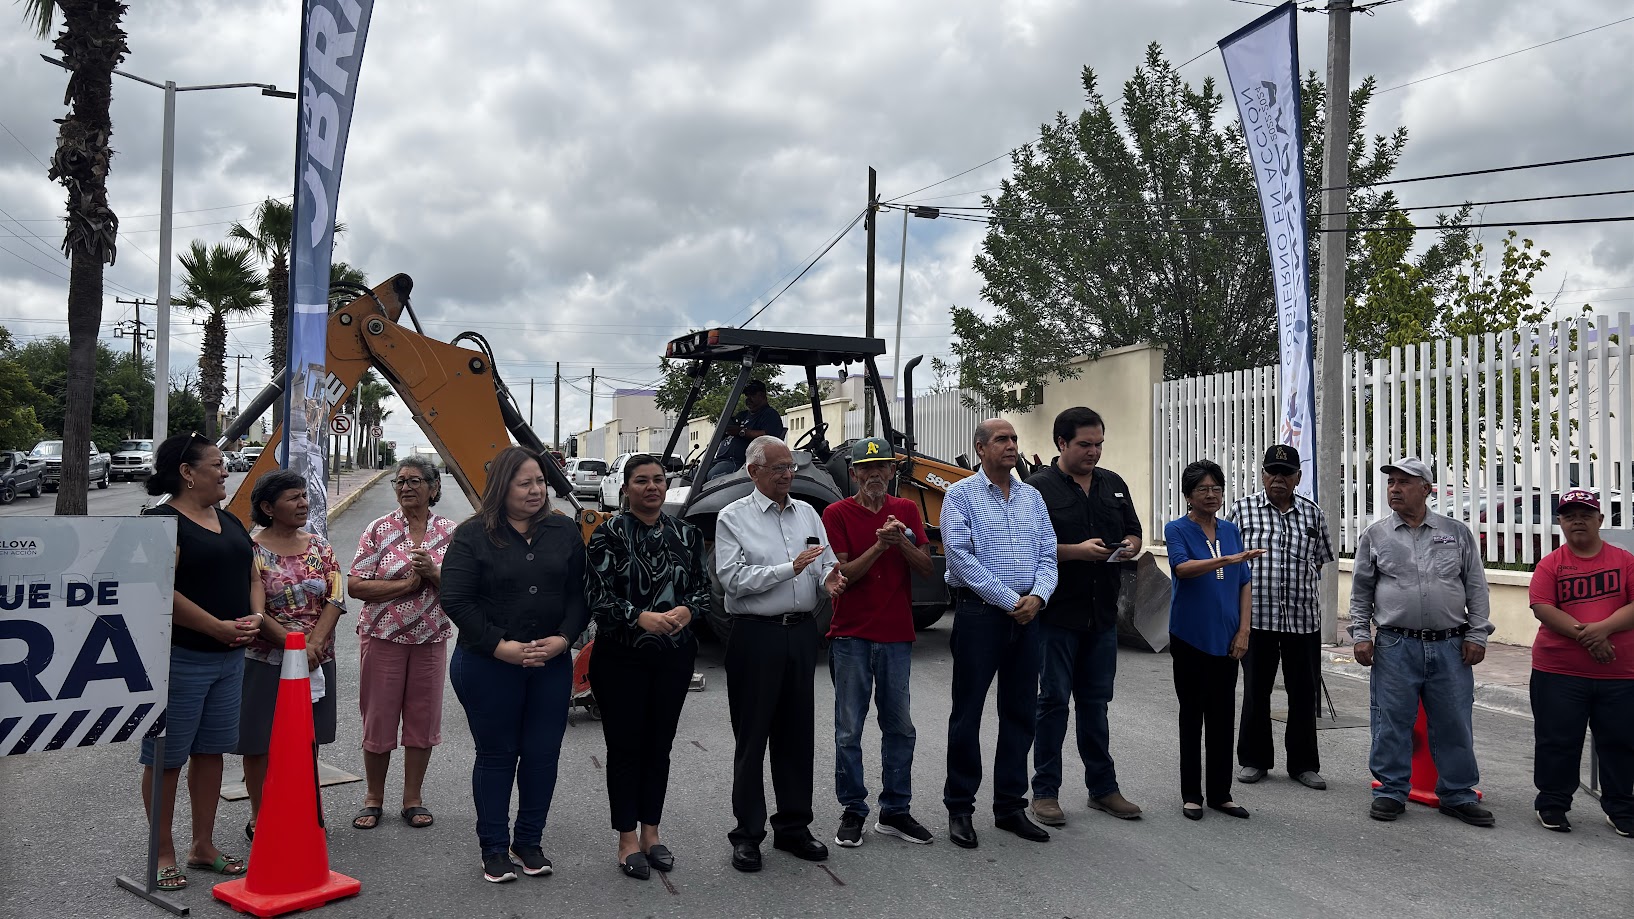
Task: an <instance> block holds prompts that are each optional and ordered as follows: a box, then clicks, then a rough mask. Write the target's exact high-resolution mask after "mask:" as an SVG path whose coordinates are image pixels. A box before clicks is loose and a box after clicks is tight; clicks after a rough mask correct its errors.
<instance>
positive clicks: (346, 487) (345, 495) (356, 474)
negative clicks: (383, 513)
mask: <svg viewBox="0 0 1634 919" xmlns="http://www.w3.org/2000/svg"><path fill="white" fill-rule="evenodd" d="M391 473H392V469H350V470H347V471H346V472H343V473H341V474H340V477H339V478H338V479H337V478H335V477H334V476H331V477H330V478H329V487H328V488H326V489H325V490H324V493H325V494H326V495H328V496H329V519H330V520H333V519H335V518H336V517H339V516H340V515H341V514H343V513H345V512H346V509H347V508H349V507H351V506H352V502H354V501H356V500H357V499H358V498H359V497H360V496H362V494H363V493H364V492H365V491H368V489H369V486H370V485H373V484H374V483H376V482H378V481H380V480H381V479H383V478H385V477H386V476H388V475H391Z"/></svg>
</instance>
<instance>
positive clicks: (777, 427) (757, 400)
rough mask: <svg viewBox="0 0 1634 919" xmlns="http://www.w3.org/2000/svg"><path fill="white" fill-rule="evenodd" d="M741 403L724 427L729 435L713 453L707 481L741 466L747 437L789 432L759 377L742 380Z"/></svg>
mask: <svg viewBox="0 0 1634 919" xmlns="http://www.w3.org/2000/svg"><path fill="white" fill-rule="evenodd" d="M743 403H744V406H745V408H744V409H743V410H742V411H740V412H738V413H737V415H736V416H734V417H733V418H732V424H731V425H730V426H728V427H727V429H726V433H727V434H729V435H731V436H730V437H728V438H726V439H725V440H723V441H721V446H720V450H719V451H718V452H717V453H716V454H715V463H714V465H712V466H710V467H709V474H708V475H707V476H705V477H704V481H706V482H707V481H708V480H710V479H713V478H716V477H718V476H723V475H726V474H727V473H729V472H734V471H736V470H738V469H742V468H743V462H744V457H745V456H746V455H747V453H748V450H749V441H751V440H754V439H755V438H756V437H766V436H770V437H776V438H778V439H782V438H783V437H784V436H786V435H787V434H788V428H787V427H785V426H784V425H783V416H782V415H781V414H779V413H778V411H777V409H775V408H772V406H771V403H770V402H768V401H767V396H766V384H765V383H762V382H760V381H759V380H750V381H749V382H748V383H745V384H744V385H743Z"/></svg>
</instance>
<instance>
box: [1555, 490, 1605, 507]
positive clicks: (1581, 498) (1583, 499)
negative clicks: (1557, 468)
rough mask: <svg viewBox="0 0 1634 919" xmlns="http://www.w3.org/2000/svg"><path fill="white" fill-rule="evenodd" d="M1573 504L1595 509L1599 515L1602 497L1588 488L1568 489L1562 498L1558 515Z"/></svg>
mask: <svg viewBox="0 0 1634 919" xmlns="http://www.w3.org/2000/svg"><path fill="white" fill-rule="evenodd" d="M1573 504H1581V505H1583V506H1584V507H1588V508H1593V509H1594V511H1595V512H1596V513H1598V512H1599V510H1600V496H1599V495H1597V494H1595V493H1594V492H1592V491H1589V490H1588V489H1587V488H1568V489H1567V490H1566V491H1565V493H1563V494H1562V495H1561V496H1560V507H1559V510H1558V511H1556V512H1557V513H1558V512H1559V511H1563V510H1565V509H1566V508H1567V507H1568V506H1570V505H1573Z"/></svg>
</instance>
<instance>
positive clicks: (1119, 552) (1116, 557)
mask: <svg viewBox="0 0 1634 919" xmlns="http://www.w3.org/2000/svg"><path fill="white" fill-rule="evenodd" d="M1128 556H1129V543H1127V542H1120V543H1118V544H1117V545H1115V546H1113V547H1112V554H1111V555H1108V556H1107V557H1106V560H1107V561H1109V562H1121V561H1123V560H1124V559H1125V558H1127V557H1128Z"/></svg>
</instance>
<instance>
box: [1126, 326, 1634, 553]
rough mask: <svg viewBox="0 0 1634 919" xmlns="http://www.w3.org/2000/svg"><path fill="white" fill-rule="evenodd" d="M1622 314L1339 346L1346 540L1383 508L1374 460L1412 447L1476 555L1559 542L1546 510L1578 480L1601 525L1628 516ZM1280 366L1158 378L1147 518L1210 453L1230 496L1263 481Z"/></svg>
mask: <svg viewBox="0 0 1634 919" xmlns="http://www.w3.org/2000/svg"><path fill="white" fill-rule="evenodd" d="M1631 324H1634V323H1631V319H1630V314H1628V313H1620V314H1618V315H1617V316H1615V317H1606V316H1595V317H1587V316H1583V317H1577V318H1574V319H1569V320H1564V321H1561V322H1558V323H1546V324H1540V325H1536V326H1527V327H1523V328H1520V329H1514V330H1510V331H1507V332H1500V333H1488V334H1485V335H1475V336H1469V337H1467V338H1461V339H1443V340H1438V341H1433V342H1425V343H1421V344H1419V345H1416V346H1411V347H1407V348H1395V349H1392V350H1391V352H1390V354H1389V355H1387V356H1385V357H1379V358H1371V359H1370V358H1367V357H1366V356H1364V355H1361V354H1357V353H1348V354H1346V355H1345V356H1344V364H1343V369H1342V370H1341V373H1342V374H1343V387H1342V388H1343V391H1344V392H1345V394H1346V395H1345V398H1344V400H1343V405H1342V406H1341V407H1340V412H1341V415H1340V419H1339V438H1340V445H1339V446H1340V451H1341V461H1340V468H1339V470H1338V472H1337V475H1335V474H1334V473H1333V472H1332V471H1329V470H1319V472H1318V478H1319V480H1320V485H1322V486H1327V485H1329V484H1330V483H1334V482H1335V481H1337V484H1338V487H1339V488H1340V493H1341V507H1342V510H1341V513H1340V519H1338V520H1335V521H1331V522H1330V523H1331V526H1332V527H1333V534H1334V536H1335V538H1336V539H1338V540H1339V541H1340V542H1341V543H1342V544H1343V546H1344V549H1345V550H1346V551H1349V550H1352V549H1354V547H1355V545H1356V539H1357V537H1358V536H1360V534H1361V531H1362V529H1363V528H1364V527H1365V526H1366V525H1367V524H1368V523H1369V522H1370V521H1372V520H1373V519H1375V518H1376V517H1377V516H1378V515H1380V514H1383V513H1385V512H1387V511H1388V506H1387V504H1386V502H1385V499H1384V497H1385V489H1384V476H1382V475H1380V474H1379V473H1378V471H1377V467H1378V466H1379V464H1381V463H1383V462H1386V461H1388V460H1389V459H1394V458H1399V457H1401V456H1419V457H1421V458H1422V459H1423V460H1424V461H1425V462H1426V463H1427V464H1429V466H1430V468H1431V470H1433V471H1434V473H1435V476H1436V484H1435V489H1434V490H1433V492H1432V494H1431V500H1432V502H1433V509H1434V510H1436V511H1437V512H1438V513H1446V514H1450V515H1452V516H1455V517H1458V518H1459V519H1462V520H1464V521H1465V522H1467V523H1468V524H1469V525H1470V527H1471V528H1472V529H1474V530H1475V532H1476V534H1477V536H1478V537H1479V538H1480V540H1481V544H1482V546H1483V551H1484V553H1485V555H1486V558H1487V560H1488V561H1492V562H1522V563H1527V564H1530V563H1533V562H1535V561H1537V559H1538V558H1539V557H1541V555H1543V554H1546V553H1547V552H1549V551H1550V550H1551V549H1552V548H1554V547H1555V546H1558V545H1560V542H1561V538H1560V530H1559V527H1558V523H1557V521H1556V519H1555V514H1554V511H1555V507H1556V505H1557V504H1558V503H1559V496H1560V492H1562V491H1563V490H1565V489H1566V488H1570V487H1572V486H1574V485H1582V486H1586V487H1589V488H1593V489H1594V490H1596V491H1597V492H1599V493H1600V495H1601V502H1602V505H1603V508H1604V512H1605V515H1606V526H1608V527H1617V528H1621V529H1630V528H1634V385H1631V384H1630V381H1629V380H1628V377H1627V374H1626V373H1625V368H1626V367H1628V366H1629V363H1628V360H1629V358H1630V357H1631V356H1634V334H1631V333H1634V328H1631ZM1276 394H1277V368H1275V367H1262V368H1257V369H1254V370H1245V371H1239V372H1236V373H1225V374H1217V375H1214V376H1209V377H1200V378H1194V379H1187V380H1173V381H1169V382H1165V383H1160V384H1157V386H1156V391H1155V393H1154V395H1155V400H1154V404H1155V409H1154V413H1155V418H1154V426H1153V444H1152V448H1153V449H1152V455H1153V459H1152V482H1153V489H1152V504H1151V507H1152V521H1153V529H1154V530H1158V529H1159V526H1160V524H1161V523H1162V522H1163V521H1167V520H1172V519H1174V518H1175V517H1178V516H1180V515H1181V514H1182V513H1184V512H1185V503H1184V500H1183V499H1182V497H1181V495H1180V473H1181V470H1182V469H1184V468H1185V466H1186V464H1187V463H1189V462H1191V461H1192V460H1196V459H1212V460H1214V461H1215V462H1217V463H1219V464H1220V466H1221V467H1222V468H1223V469H1224V471H1225V474H1226V483H1225V484H1226V491H1227V500H1230V499H1231V498H1232V497H1234V496H1241V495H1245V494H1249V493H1251V492H1254V491H1257V490H1259V487H1260V486H1259V463H1260V459H1261V458H1262V457H1263V455H1264V453H1265V448H1266V447H1267V446H1269V445H1270V444H1272V443H1273V442H1274V441H1275V438H1276V433H1277V432H1276V422H1277V405H1276V401H1277V399H1276Z"/></svg>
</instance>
